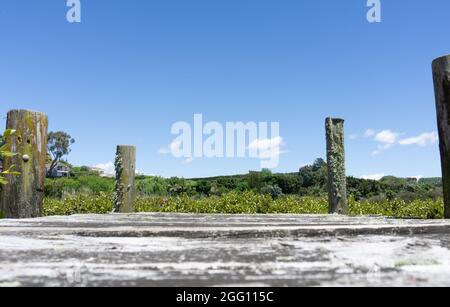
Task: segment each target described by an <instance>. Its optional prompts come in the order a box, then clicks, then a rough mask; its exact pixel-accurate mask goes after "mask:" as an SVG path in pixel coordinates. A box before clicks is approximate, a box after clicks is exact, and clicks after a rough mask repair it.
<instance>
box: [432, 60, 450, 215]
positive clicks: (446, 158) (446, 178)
mask: <svg viewBox="0 0 450 307" xmlns="http://www.w3.org/2000/svg"><path fill="white" fill-rule="evenodd" d="M432 66H433V67H432V69H433V80H434V91H435V96H436V110H437V122H438V130H439V140H440V144H439V147H440V151H441V166H442V182H443V188H444V203H445V218H447V219H450V55H448V56H444V57H441V58H438V59H436V60H434V61H433V65H432Z"/></svg>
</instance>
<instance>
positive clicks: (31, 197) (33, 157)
mask: <svg viewBox="0 0 450 307" xmlns="http://www.w3.org/2000/svg"><path fill="white" fill-rule="evenodd" d="M6 128H7V129H13V130H16V132H15V134H14V135H13V136H11V137H10V138H9V140H8V141H7V143H6V144H7V150H8V151H10V152H13V153H16V155H15V156H13V157H6V158H5V159H4V161H3V168H4V169H9V168H10V167H11V166H14V168H13V169H14V171H17V172H19V173H20V175H11V176H8V183H7V184H6V185H4V186H2V188H1V192H0V212H1V213H2V215H4V216H5V217H7V218H33V217H39V216H41V215H42V209H43V200H44V180H45V175H46V171H45V159H46V153H47V149H46V148H47V132H48V118H47V116H46V115H45V114H43V113H39V112H33V111H26V110H12V111H9V112H8V116H7V121H6Z"/></svg>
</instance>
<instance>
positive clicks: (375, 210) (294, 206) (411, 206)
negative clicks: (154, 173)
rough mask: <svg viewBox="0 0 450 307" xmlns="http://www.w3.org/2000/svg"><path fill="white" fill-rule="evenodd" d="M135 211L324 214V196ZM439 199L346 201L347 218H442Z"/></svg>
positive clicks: (101, 197)
mask: <svg viewBox="0 0 450 307" xmlns="http://www.w3.org/2000/svg"><path fill="white" fill-rule="evenodd" d="M112 200H113V194H112V193H111V194H106V193H100V194H98V195H96V196H86V195H78V196H73V197H69V198H66V199H64V200H58V199H51V198H46V199H45V201H44V214H45V215H70V214H84V213H108V212H111V211H112ZM135 205H136V210H137V211H138V212H178V213H226V214H254V213H260V214H277V213H293V214H326V213H327V212H328V201H327V198H325V197H310V196H304V197H302V196H293V195H291V196H282V197H278V198H275V199H274V198H273V197H272V196H271V195H261V194H258V193H255V192H251V191H247V192H229V193H226V194H224V195H222V196H211V197H204V198H198V199H196V198H193V197H189V196H188V195H187V194H183V195H180V196H174V197H161V196H154V197H138V198H137V200H136V204H135ZM443 208H444V207H443V203H442V201H441V200H427V201H424V200H414V201H412V202H406V201H404V200H393V201H388V200H383V201H373V202H370V201H355V200H354V198H350V199H349V213H350V215H384V216H389V217H396V218H420V219H425V218H427V219H435V218H443V216H444V211H443Z"/></svg>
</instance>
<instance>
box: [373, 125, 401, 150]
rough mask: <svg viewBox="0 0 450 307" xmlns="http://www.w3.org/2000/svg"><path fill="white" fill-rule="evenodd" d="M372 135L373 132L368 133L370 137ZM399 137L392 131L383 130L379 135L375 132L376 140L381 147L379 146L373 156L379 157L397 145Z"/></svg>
mask: <svg viewBox="0 0 450 307" xmlns="http://www.w3.org/2000/svg"><path fill="white" fill-rule="evenodd" d="M370 134H372V131H371V132H370V133H368V135H370ZM399 135H400V134H398V133H396V132H392V131H391V130H383V131H381V132H379V133H376V132H375V131H373V136H374V140H375V141H376V142H378V143H380V145H378V148H377V150H375V151H373V152H372V155H373V156H376V155H379V154H381V153H383V152H384V151H386V150H388V149H390V148H392V147H393V146H394V145H395V144H396V143H397V140H398V137H399Z"/></svg>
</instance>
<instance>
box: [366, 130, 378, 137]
mask: <svg viewBox="0 0 450 307" xmlns="http://www.w3.org/2000/svg"><path fill="white" fill-rule="evenodd" d="M375 134H376V132H375V130H373V129H367V130H366V132H364V137H365V138H371V137H373V136H374V135H375Z"/></svg>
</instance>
